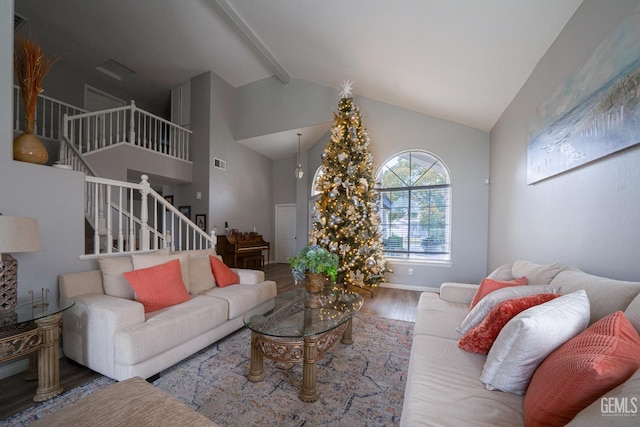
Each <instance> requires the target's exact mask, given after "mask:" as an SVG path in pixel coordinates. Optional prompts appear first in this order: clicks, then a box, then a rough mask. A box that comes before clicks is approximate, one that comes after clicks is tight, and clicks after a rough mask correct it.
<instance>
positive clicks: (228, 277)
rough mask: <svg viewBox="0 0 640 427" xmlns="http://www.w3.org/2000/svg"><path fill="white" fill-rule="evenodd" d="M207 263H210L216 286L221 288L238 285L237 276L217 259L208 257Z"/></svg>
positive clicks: (238, 279)
mask: <svg viewBox="0 0 640 427" xmlns="http://www.w3.org/2000/svg"><path fill="white" fill-rule="evenodd" d="M209 261H210V263H211V270H212V271H213V277H215V278H216V284H217V285H218V286H220V287H221V288H224V287H225V286H229V285H235V284H237V283H240V278H239V277H238V275H237V274H236V273H235V272H234V271H233V270H231V269H230V268H229V267H227V266H226V265H225V264H224V263H223V262H222V261H220V259H218V257H215V256H210V257H209Z"/></svg>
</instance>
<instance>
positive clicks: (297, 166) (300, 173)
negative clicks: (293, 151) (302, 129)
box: [295, 133, 304, 179]
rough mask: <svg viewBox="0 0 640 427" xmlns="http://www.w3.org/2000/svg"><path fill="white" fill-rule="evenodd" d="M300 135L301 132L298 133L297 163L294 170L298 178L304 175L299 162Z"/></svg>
mask: <svg viewBox="0 0 640 427" xmlns="http://www.w3.org/2000/svg"><path fill="white" fill-rule="evenodd" d="M300 136H302V134H301V133H298V164H297V165H296V171H295V175H296V178H298V179H302V176H303V175H304V171H303V170H302V165H301V164H300Z"/></svg>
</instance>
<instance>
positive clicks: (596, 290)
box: [551, 268, 640, 323]
mask: <svg viewBox="0 0 640 427" xmlns="http://www.w3.org/2000/svg"><path fill="white" fill-rule="evenodd" d="M551 284H552V285H554V286H560V287H561V288H562V293H563V294H568V293H571V292H575V291H577V290H578V289H584V290H585V292H586V293H587V296H588V297H589V300H590V301H591V319H590V323H594V322H596V321H597V320H600V319H602V318H603V317H605V316H607V315H609V314H611V313H613V312H615V311H618V310H620V311H624V310H625V309H626V308H627V307H628V306H629V304H631V301H633V299H634V298H635V297H636V296H637V295H638V294H640V282H627V281H622V280H614V279H609V278H606V277H599V276H594V275H593V274H588V273H585V272H583V271H580V270H578V269H577V268H571V269H567V270H564V271H562V272H561V273H559V274H558V275H557V276H556V277H555V278H554V279H553V281H552V282H551ZM612 289H615V292H611V290H612Z"/></svg>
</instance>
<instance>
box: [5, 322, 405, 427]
mask: <svg viewBox="0 0 640 427" xmlns="http://www.w3.org/2000/svg"><path fill="white" fill-rule="evenodd" d="M413 326H414V324H413V323H411V322H403V321H399V320H389V319H383V318H379V317H374V316H369V315H365V314H359V315H357V316H356V318H355V319H354V322H353V337H354V343H353V344H352V345H344V344H341V343H340V342H339V341H338V342H337V343H336V344H334V346H333V347H332V348H331V349H329V350H328V351H327V352H326V353H325V354H324V355H323V356H322V358H320V360H319V361H318V380H317V381H318V390H319V392H320V398H319V399H318V400H317V401H316V402H313V403H304V402H302V401H301V400H300V399H299V398H298V391H299V388H300V383H301V381H302V364H301V363H299V364H295V365H293V366H280V365H279V364H277V363H275V362H273V361H270V360H268V359H265V378H264V379H263V380H262V381H259V382H256V383H252V382H250V381H248V380H247V379H246V377H245V376H246V374H247V373H248V371H249V364H250V359H249V357H250V353H249V347H250V332H249V330H247V329H246V328H243V329H241V330H239V331H238V332H236V333H234V334H232V335H229V336H228V337H226V338H224V339H222V340H220V341H219V342H217V343H215V344H213V345H211V346H209V347H207V348H206V349H204V350H202V351H200V352H198V353H196V354H195V355H193V356H192V357H190V358H188V359H186V360H184V361H182V362H180V363H178V364H177V365H175V366H173V367H171V368H169V369H167V370H166V371H164V372H162V374H161V376H160V379H158V380H156V381H155V382H154V383H153V384H154V385H155V386H157V387H158V388H160V389H162V390H165V391H167V392H169V393H170V394H172V395H173V396H175V397H177V398H178V399H180V400H182V401H183V402H185V403H186V404H187V405H189V406H190V407H191V408H193V409H195V410H197V411H198V412H200V413H201V414H203V415H204V416H206V417H208V418H210V419H211V420H213V421H214V422H216V423H217V424H219V425H221V426H251V425H277V426H303V425H306V426H311V425H313V426H393V425H398V423H399V421H400V413H401V410H402V401H403V396H404V388H405V382H406V374H407V367H408V365H409V353H410V349H411V339H412V334H413ZM112 382H113V380H110V379H108V378H99V379H97V380H94V381H92V382H90V383H88V384H86V385H84V386H82V387H78V388H76V389H73V390H70V391H68V392H66V393H63V394H62V395H60V396H58V397H56V398H54V399H51V400H50V401H48V402H44V403H42V404H39V405H37V406H35V407H33V408H31V409H28V410H26V411H24V412H22V413H20V414H18V415H16V416H15V417H12V418H8V419H5V420H2V421H0V426H5V425H6V426H23V425H28V424H29V423H30V422H31V421H33V420H35V419H38V418H41V417H42V416H44V415H45V414H47V413H50V412H55V411H56V410H58V409H60V408H61V407H63V406H66V405H68V404H70V403H72V402H74V401H75V400H77V399H79V398H81V397H83V396H85V395H87V394H89V393H91V392H92V391H95V390H98V389H100V388H102V387H105V386H107V385H109V384H111V383H112Z"/></svg>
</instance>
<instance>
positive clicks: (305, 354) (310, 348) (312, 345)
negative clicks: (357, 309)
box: [247, 319, 353, 402]
mask: <svg viewBox="0 0 640 427" xmlns="http://www.w3.org/2000/svg"><path fill="white" fill-rule="evenodd" d="M352 331H353V328H352V323H351V319H349V320H348V321H346V322H345V323H343V324H342V325H340V326H338V327H337V328H335V329H332V330H330V331H327V332H325V333H322V334H318V335H313V336H310V337H305V338H304V339H294V338H291V339H287V338H276V337H271V336H267V335H263V334H260V333H258V332H254V331H252V332H251V367H250V369H249V374H248V375H247V379H248V380H249V381H252V382H256V381H260V380H262V379H263V378H264V359H263V357H266V358H267V359H271V360H275V361H276V362H283V363H296V362H299V361H300V360H302V361H303V365H302V385H301V386H300V393H299V394H298V397H300V400H302V401H303V402H315V401H316V400H318V396H319V393H318V387H317V383H316V377H317V365H316V362H317V360H318V359H319V358H320V357H321V356H322V355H323V354H324V352H325V351H326V350H328V349H329V348H330V347H331V346H332V345H333V344H335V342H336V341H338V338H339V337H340V336H342V339H341V340H340V342H341V343H343V344H353V338H352Z"/></svg>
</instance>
